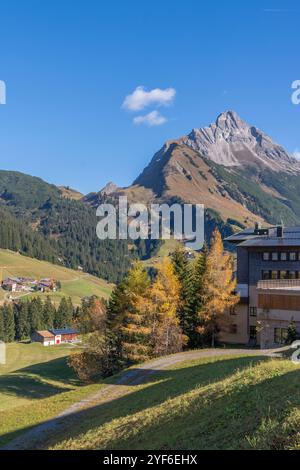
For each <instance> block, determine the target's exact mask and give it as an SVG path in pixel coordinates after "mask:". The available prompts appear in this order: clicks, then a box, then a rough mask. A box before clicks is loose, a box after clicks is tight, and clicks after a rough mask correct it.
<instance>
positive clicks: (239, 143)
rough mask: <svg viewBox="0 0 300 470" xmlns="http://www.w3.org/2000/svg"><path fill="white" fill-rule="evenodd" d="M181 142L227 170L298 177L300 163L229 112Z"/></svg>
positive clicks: (258, 130)
mask: <svg viewBox="0 0 300 470" xmlns="http://www.w3.org/2000/svg"><path fill="white" fill-rule="evenodd" d="M180 141H181V142H182V143H183V144H185V145H187V146H188V147H191V148H192V149H194V150H196V151H197V152H199V153H200V154H201V155H202V156H203V157H205V158H208V159H210V160H212V161H213V162H215V163H217V164H219V165H224V166H226V167H235V166H257V167H258V168H263V167H267V168H270V169H272V170H274V171H284V172H288V173H299V172H300V165H299V162H298V161H297V160H296V159H295V158H294V157H292V156H291V155H289V154H288V153H287V152H286V151H285V149H284V148H283V147H281V146H280V145H278V144H276V143H274V142H273V140H272V139H271V138H270V137H269V136H267V135H266V134H264V133H263V132H262V131H261V130H260V129H258V128H257V127H255V126H250V125H249V124H247V123H246V122H245V121H243V120H242V119H241V118H240V117H239V116H238V115H237V114H236V113H235V112H234V111H227V112H224V113H222V114H220V116H219V117H218V118H217V120H216V122H215V123H214V124H211V125H210V126H208V127H204V128H200V129H193V130H192V132H191V133H190V134H189V135H188V136H186V137H183V138H181V139H180Z"/></svg>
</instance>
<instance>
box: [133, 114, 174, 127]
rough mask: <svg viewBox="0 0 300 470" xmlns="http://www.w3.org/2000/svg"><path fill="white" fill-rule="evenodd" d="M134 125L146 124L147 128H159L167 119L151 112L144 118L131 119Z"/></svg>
mask: <svg viewBox="0 0 300 470" xmlns="http://www.w3.org/2000/svg"><path fill="white" fill-rule="evenodd" d="M133 122H134V124H146V125H147V126H150V127H152V126H161V125H162V124H164V123H165V122H167V119H166V118H165V117H164V116H162V115H161V114H160V113H159V112H158V111H151V113H148V114H145V115H144V116H136V117H135V118H134V119H133Z"/></svg>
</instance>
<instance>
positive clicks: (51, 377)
mask: <svg viewBox="0 0 300 470" xmlns="http://www.w3.org/2000/svg"><path fill="white" fill-rule="evenodd" d="M71 350H72V348H70V346H68V345H61V346H55V347H48V348H47V347H44V346H42V345H40V344H38V343H32V344H25V343H18V344H17V343H13V344H9V345H7V363H6V365H1V364H0V416H1V419H0V446H1V445H3V444H5V443H6V442H8V441H9V440H10V439H12V438H13V437H15V435H16V434H18V432H20V431H22V429H24V428H30V427H31V426H33V425H36V424H39V423H40V422H43V421H45V420H47V419H49V418H51V417H53V416H55V415H56V414H57V413H59V412H61V411H63V410H64V409H65V408H66V407H68V406H69V405H71V404H72V403H74V402H76V401H77V400H80V399H81V398H82V396H85V395H86V394H89V393H92V392H93V391H94V390H96V389H97V390H98V389H99V386H100V385H99V384H95V385H90V386H82V385H81V384H80V383H79V381H78V379H77V378H76V376H75V374H74V373H73V371H72V369H70V368H69V366H68V365H67V357H68V355H69V354H70V352H71Z"/></svg>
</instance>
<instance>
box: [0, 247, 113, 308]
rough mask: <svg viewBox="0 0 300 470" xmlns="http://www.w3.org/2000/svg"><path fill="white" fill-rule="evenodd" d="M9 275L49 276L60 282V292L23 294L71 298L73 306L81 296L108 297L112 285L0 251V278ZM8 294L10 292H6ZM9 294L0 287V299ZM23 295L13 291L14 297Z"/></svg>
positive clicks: (56, 300)
mask: <svg viewBox="0 0 300 470" xmlns="http://www.w3.org/2000/svg"><path fill="white" fill-rule="evenodd" d="M10 276H25V277H33V278H36V279H41V278H43V277H52V278H54V279H57V280H59V281H60V282H61V290H60V291H59V292H50V293H33V294H30V295H28V294H26V296H25V297H28V298H30V297H37V296H40V297H42V298H45V297H46V295H50V297H51V299H52V300H53V301H54V302H56V303H58V302H59V301H60V299H61V298H62V297H64V296H66V297H69V296H70V297H71V298H72V301H73V303H74V304H75V305H79V304H80V302H81V298H82V297H85V296H90V295H97V296H99V297H104V298H105V299H107V298H109V296H110V294H111V291H112V288H113V285H112V284H109V283H108V282H106V281H104V280H103V279H100V278H97V277H95V276H91V275H89V274H86V273H82V272H80V271H74V270H72V269H67V268H64V267H62V266H56V265H54V264H51V263H48V262H46V261H38V260H36V259H33V258H28V257H26V256H22V255H19V254H18V253H15V252H13V251H9V250H2V249H1V250H0V280H1V281H2V280H3V279H4V278H6V277H10ZM9 294H10V293H9ZM7 296H8V293H7V291H4V290H3V289H2V288H0V302H1V301H2V302H3V301H4V300H5V299H6V298H7ZM20 296H24V294H20V293H15V294H13V297H20Z"/></svg>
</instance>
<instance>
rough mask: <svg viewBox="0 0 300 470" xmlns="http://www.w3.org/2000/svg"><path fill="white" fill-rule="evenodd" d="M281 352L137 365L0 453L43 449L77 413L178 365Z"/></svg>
mask: <svg viewBox="0 0 300 470" xmlns="http://www.w3.org/2000/svg"><path fill="white" fill-rule="evenodd" d="M281 352H282V349H280V350H274V349H272V350H271V349H268V350H257V349H254V350H253V349H209V350H204V351H201V350H197V351H188V352H183V353H178V354H174V355H172V356H167V357H162V358H159V359H155V360H153V361H150V362H147V363H146V364H143V366H138V367H137V368H135V369H132V370H129V371H127V372H124V373H123V374H122V375H121V376H120V378H119V379H118V380H117V381H116V382H115V383H114V384H110V385H107V386H105V387H101V388H100V389H99V391H98V392H96V393H94V394H92V395H88V396H87V397H86V398H84V399H82V400H80V401H78V402H76V403H74V404H73V405H71V406H70V407H68V408H67V409H66V410H64V411H63V412H62V413H60V414H59V415H57V416H56V417H55V418H52V419H50V420H48V421H46V422H44V423H42V424H39V425H37V426H35V427H33V428H32V429H30V430H29V431H27V432H25V433H24V434H21V435H20V436H18V437H16V438H15V439H13V440H12V441H10V442H9V443H8V444H6V445H5V446H4V447H2V448H1V450H25V449H38V448H42V447H43V443H44V442H45V440H47V439H48V438H49V437H51V436H52V435H53V434H55V433H56V431H60V432H61V430H63V429H65V428H68V427H70V426H71V425H72V423H73V422H74V421H75V420H79V419H80V418H81V416H82V414H81V413H80V412H84V411H86V410H87V409H89V408H92V407H94V406H97V405H99V404H103V403H109V402H111V401H113V400H115V399H116V398H119V397H122V396H125V395H126V394H128V393H130V392H131V390H130V388H129V389H128V388H127V386H129V385H138V384H141V383H143V382H144V381H145V379H147V378H148V377H149V375H151V374H154V373H155V372H158V371H160V370H163V369H166V368H168V367H171V366H173V365H175V364H178V363H180V362H184V361H189V360H193V359H200V358H202V357H217V356H232V355H234V356H236V355H237V356H240V355H251V356H269V357H277V356H279V355H280V353H281Z"/></svg>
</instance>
